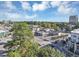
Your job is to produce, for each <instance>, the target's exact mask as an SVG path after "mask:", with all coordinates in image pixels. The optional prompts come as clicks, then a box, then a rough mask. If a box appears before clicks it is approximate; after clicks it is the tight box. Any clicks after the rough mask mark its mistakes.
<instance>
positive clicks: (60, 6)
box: [50, 1, 77, 15]
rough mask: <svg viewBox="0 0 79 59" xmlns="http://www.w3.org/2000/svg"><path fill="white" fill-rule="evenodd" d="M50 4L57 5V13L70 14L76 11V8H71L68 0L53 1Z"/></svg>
mask: <svg viewBox="0 0 79 59" xmlns="http://www.w3.org/2000/svg"><path fill="white" fill-rule="evenodd" d="M50 4H51V6H52V7H53V8H54V7H57V14H58V13H59V14H63V15H71V14H74V13H76V12H77V9H76V8H73V7H72V5H71V4H70V2H69V1H65V2H61V1H53V2H50Z"/></svg>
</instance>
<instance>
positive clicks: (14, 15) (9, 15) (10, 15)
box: [5, 12, 22, 19]
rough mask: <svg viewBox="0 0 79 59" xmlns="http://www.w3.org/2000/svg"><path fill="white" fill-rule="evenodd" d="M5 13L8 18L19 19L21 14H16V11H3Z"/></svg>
mask: <svg viewBox="0 0 79 59" xmlns="http://www.w3.org/2000/svg"><path fill="white" fill-rule="evenodd" d="M5 14H6V17H7V18H8V19H19V18H21V17H22V16H21V15H20V14H18V13H8V12H7V13H5Z"/></svg>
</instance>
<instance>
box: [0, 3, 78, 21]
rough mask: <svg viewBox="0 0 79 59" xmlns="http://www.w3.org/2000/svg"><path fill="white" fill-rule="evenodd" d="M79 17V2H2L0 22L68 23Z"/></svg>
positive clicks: (0, 4)
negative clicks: (70, 19) (72, 16)
mask: <svg viewBox="0 0 79 59" xmlns="http://www.w3.org/2000/svg"><path fill="white" fill-rule="evenodd" d="M71 15H79V1H0V21H2V20H12V21H49V22H68V21H69V16H71Z"/></svg>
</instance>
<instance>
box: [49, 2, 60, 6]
mask: <svg viewBox="0 0 79 59" xmlns="http://www.w3.org/2000/svg"><path fill="white" fill-rule="evenodd" d="M50 4H51V6H52V7H58V6H60V5H61V1H52V2H50Z"/></svg>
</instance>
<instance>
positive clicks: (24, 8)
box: [21, 1, 31, 10]
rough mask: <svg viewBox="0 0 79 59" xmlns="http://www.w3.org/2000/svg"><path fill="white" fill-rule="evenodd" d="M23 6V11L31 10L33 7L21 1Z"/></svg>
mask: <svg viewBox="0 0 79 59" xmlns="http://www.w3.org/2000/svg"><path fill="white" fill-rule="evenodd" d="M21 6H22V8H23V10H31V5H30V4H29V3H28V2H25V1H24V2H23V1H21Z"/></svg>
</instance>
